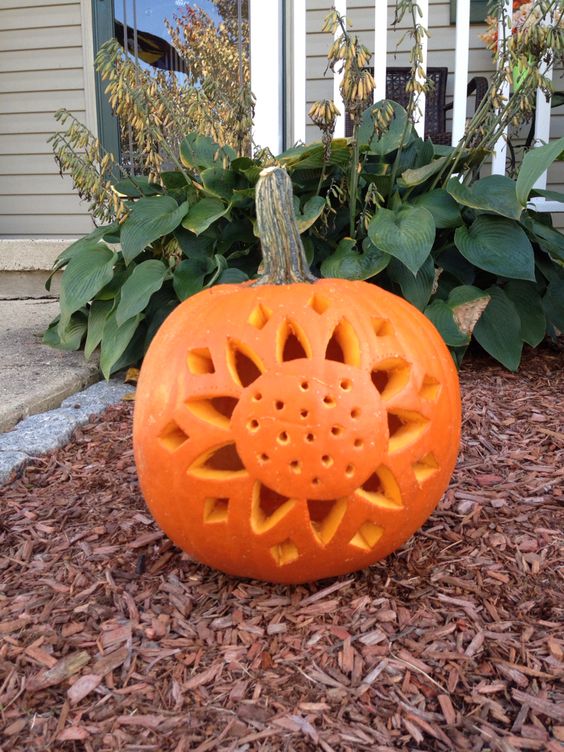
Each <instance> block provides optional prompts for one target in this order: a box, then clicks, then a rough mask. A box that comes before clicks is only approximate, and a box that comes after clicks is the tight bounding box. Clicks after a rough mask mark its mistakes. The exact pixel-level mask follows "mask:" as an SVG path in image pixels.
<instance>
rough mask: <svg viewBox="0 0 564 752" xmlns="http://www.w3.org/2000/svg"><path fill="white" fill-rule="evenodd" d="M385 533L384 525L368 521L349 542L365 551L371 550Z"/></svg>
mask: <svg viewBox="0 0 564 752" xmlns="http://www.w3.org/2000/svg"><path fill="white" fill-rule="evenodd" d="M383 533H384V528H383V527H380V525H375V524H374V523H373V522H370V521H367V522H365V523H364V524H363V525H361V526H360V527H359V529H358V530H357V532H356V533H355V535H353V537H352V538H351V540H350V541H349V542H350V544H351V546H355V547H356V548H361V549H362V550H363V551H371V550H372V549H373V548H374V546H375V545H376V544H377V543H378V541H379V540H380V538H381V537H382V535H383Z"/></svg>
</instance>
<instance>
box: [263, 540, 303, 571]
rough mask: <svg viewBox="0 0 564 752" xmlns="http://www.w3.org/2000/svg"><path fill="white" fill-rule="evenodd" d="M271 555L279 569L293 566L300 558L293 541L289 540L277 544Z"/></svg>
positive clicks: (271, 550) (273, 547)
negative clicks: (287, 565) (289, 565)
mask: <svg viewBox="0 0 564 752" xmlns="http://www.w3.org/2000/svg"><path fill="white" fill-rule="evenodd" d="M270 555H271V556H272V558H273V559H274V561H275V562H276V564H277V565H278V566H279V567H283V566H284V565H285V564H291V563H292V562H293V561H296V559H297V558H298V557H299V555H300V552H299V550H298V547H297V546H296V544H295V543H294V541H293V540H290V538H287V539H286V540H285V541H282V543H277V544H276V545H275V546H272V548H271V549H270Z"/></svg>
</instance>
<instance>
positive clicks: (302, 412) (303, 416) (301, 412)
mask: <svg viewBox="0 0 564 752" xmlns="http://www.w3.org/2000/svg"><path fill="white" fill-rule="evenodd" d="M308 415H309V410H300V418H307V416H308Z"/></svg>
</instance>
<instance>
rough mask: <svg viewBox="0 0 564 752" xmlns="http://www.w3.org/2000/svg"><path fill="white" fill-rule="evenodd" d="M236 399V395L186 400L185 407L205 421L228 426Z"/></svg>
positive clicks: (224, 426)
mask: <svg viewBox="0 0 564 752" xmlns="http://www.w3.org/2000/svg"><path fill="white" fill-rule="evenodd" d="M238 401H239V400H238V399H237V398H236V397H212V398H211V399H201V400H192V401H189V402H186V407H187V408H188V410H190V412H191V413H193V414H194V415H195V416H196V417H197V418H200V420H205V421H206V423H211V424H212V425H214V426H217V427H218V428H229V423H230V421H231V416H232V415H233V410H234V409H235V407H236V406H237V403H238Z"/></svg>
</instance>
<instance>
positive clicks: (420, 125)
mask: <svg viewBox="0 0 564 752" xmlns="http://www.w3.org/2000/svg"><path fill="white" fill-rule="evenodd" d="M418 5H419V8H420V9H421V16H420V17H419V23H420V24H421V26H423V27H424V28H425V29H428V28H429V0H419V2H418ZM421 52H422V57H423V61H422V67H423V70H424V71H427V37H426V36H424V37H423V40H422V42H421ZM421 83H423V81H421ZM425 99H426V97H425V94H424V93H422V94H420V95H419V96H418V97H417V107H418V109H419V110H420V112H421V114H420V115H418V118H419V119H418V121H417V122H416V123H415V130H416V131H417V133H418V134H419V135H420V136H421V138H425Z"/></svg>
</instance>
